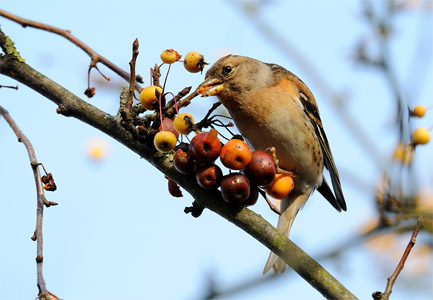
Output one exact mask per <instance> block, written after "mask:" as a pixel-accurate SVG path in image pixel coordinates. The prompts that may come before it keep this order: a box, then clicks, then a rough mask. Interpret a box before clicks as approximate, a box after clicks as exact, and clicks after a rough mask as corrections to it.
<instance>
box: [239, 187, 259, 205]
mask: <svg viewBox="0 0 433 300" xmlns="http://www.w3.org/2000/svg"><path fill="white" fill-rule="evenodd" d="M258 198H259V188H258V187H257V186H256V185H251V186H250V196H249V197H248V199H247V200H245V201H243V202H242V204H243V205H245V206H252V205H254V204H256V203H257V199H258Z"/></svg>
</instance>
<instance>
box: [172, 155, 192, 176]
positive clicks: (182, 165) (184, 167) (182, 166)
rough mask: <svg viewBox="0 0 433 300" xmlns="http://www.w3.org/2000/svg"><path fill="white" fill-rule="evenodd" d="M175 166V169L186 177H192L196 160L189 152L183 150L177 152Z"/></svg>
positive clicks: (174, 158) (174, 159)
mask: <svg viewBox="0 0 433 300" xmlns="http://www.w3.org/2000/svg"><path fill="white" fill-rule="evenodd" d="M173 166H174V168H175V169H176V170H177V171H178V172H179V173H182V174H184V175H192V174H194V170H195V163H194V159H193V158H192V156H191V155H189V153H188V152H185V151H183V150H182V149H178V150H176V152H175V153H174V156H173Z"/></svg>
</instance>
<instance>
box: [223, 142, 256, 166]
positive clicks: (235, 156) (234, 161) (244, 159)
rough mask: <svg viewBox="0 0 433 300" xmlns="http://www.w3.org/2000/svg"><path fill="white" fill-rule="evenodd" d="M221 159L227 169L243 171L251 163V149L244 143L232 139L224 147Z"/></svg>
mask: <svg viewBox="0 0 433 300" xmlns="http://www.w3.org/2000/svg"><path fill="white" fill-rule="evenodd" d="M220 159H221V162H222V164H223V165H224V166H226V167H227V168H229V169H233V170H242V169H243V168H245V167H246V165H248V163H249V162H250V161H251V149H250V147H249V146H248V145H247V144H246V143H245V142H244V141H242V140H238V139H231V140H230V141H228V142H227V143H226V144H225V145H224V146H223V147H222V149H221V153H220Z"/></svg>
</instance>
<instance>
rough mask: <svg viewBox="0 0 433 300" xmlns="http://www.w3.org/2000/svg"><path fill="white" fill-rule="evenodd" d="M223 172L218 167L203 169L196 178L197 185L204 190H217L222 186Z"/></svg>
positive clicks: (199, 170) (211, 166)
mask: <svg viewBox="0 0 433 300" xmlns="http://www.w3.org/2000/svg"><path fill="white" fill-rule="evenodd" d="M222 177H223V172H222V171H221V168H220V167H218V166H217V165H210V166H205V167H201V168H200V169H198V170H197V172H196V174H195V178H196V180H197V183H198V184H199V185H200V186H201V187H202V188H204V189H208V190H212V189H217V188H218V187H219V186H220V184H221V179H222Z"/></svg>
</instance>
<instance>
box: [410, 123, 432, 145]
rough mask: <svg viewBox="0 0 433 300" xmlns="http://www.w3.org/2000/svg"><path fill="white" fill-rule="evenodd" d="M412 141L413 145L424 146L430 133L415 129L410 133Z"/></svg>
mask: <svg viewBox="0 0 433 300" xmlns="http://www.w3.org/2000/svg"><path fill="white" fill-rule="evenodd" d="M412 141H413V143H414V144H415V145H425V144H427V143H428V142H429V141H430V132H429V131H428V130H427V129H426V128H422V127H421V128H417V129H415V131H414V132H413V133H412Z"/></svg>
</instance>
